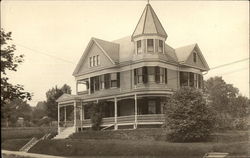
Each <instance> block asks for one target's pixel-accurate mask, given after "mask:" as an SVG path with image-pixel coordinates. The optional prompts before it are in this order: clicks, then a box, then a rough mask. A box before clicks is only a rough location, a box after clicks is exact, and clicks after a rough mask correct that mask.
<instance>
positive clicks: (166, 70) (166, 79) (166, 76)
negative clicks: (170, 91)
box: [165, 68, 168, 84]
mask: <svg viewBox="0 0 250 158" xmlns="http://www.w3.org/2000/svg"><path fill="white" fill-rule="evenodd" d="M165 83H166V84H168V69H167V68H165Z"/></svg>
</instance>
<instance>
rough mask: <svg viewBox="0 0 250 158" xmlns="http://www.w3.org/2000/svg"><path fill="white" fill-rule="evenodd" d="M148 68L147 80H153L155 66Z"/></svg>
mask: <svg viewBox="0 0 250 158" xmlns="http://www.w3.org/2000/svg"><path fill="white" fill-rule="evenodd" d="M147 68H148V82H155V67H147Z"/></svg>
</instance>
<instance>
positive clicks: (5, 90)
mask: <svg viewBox="0 0 250 158" xmlns="http://www.w3.org/2000/svg"><path fill="white" fill-rule="evenodd" d="M0 38H1V114H2V116H1V118H3V119H6V121H7V125H8V119H9V118H10V115H11V113H8V114H6V113H7V112H10V111H11V110H12V108H11V107H8V106H7V105H10V104H9V103H10V102H11V101H13V100H14V99H21V100H26V99H27V100H31V94H30V93H29V92H25V91H24V88H23V86H22V85H20V84H17V85H13V84H11V83H10V82H9V78H8V77H7V71H17V67H18V65H19V64H20V63H22V62H23V61H24V60H23V57H24V55H19V56H17V55H14V52H15V50H16V46H15V45H14V44H10V42H11V40H12V38H11V32H8V33H5V31H4V30H3V29H2V28H1V36H0ZM4 113H5V114H4Z"/></svg>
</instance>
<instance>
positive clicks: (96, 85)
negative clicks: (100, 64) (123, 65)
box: [94, 76, 100, 91]
mask: <svg viewBox="0 0 250 158" xmlns="http://www.w3.org/2000/svg"><path fill="white" fill-rule="evenodd" d="M94 82H95V91H98V90H99V85H100V84H99V76H95V80H94Z"/></svg>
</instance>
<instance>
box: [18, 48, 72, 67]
mask: <svg viewBox="0 0 250 158" xmlns="http://www.w3.org/2000/svg"><path fill="white" fill-rule="evenodd" d="M15 44H16V45H18V46H20V47H23V48H25V49H28V50H31V51H32V52H34V53H38V54H43V55H46V56H49V57H52V58H55V59H57V60H61V61H64V62H67V63H71V64H74V63H73V62H72V61H69V60H66V59H63V58H60V57H57V56H54V55H51V54H48V53H44V52H42V51H39V50H36V49H33V48H29V47H27V46H24V45H22V44H18V43H15Z"/></svg>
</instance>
